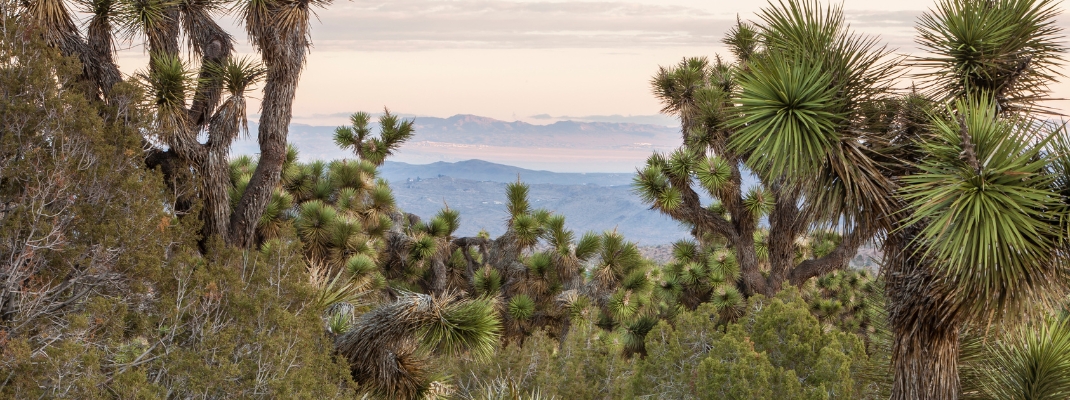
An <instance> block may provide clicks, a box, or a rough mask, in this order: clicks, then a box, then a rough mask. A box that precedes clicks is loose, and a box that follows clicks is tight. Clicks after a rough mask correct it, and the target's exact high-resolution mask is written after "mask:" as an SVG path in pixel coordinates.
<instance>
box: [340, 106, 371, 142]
mask: <svg viewBox="0 0 1070 400" xmlns="http://www.w3.org/2000/svg"><path fill="white" fill-rule="evenodd" d="M349 120H350V122H351V123H352V124H353V125H352V126H340V127H338V128H337V129H335V131H334V143H335V144H336V145H338V147H341V148H343V149H348V148H354V147H356V146H359V145H360V143H361V142H363V141H364V138H365V137H367V136H368V134H369V133H371V129H370V128H369V127H368V123H369V122H370V121H371V116H370V115H368V113H366V112H363V111H361V112H357V113H353V115H350V116H349Z"/></svg>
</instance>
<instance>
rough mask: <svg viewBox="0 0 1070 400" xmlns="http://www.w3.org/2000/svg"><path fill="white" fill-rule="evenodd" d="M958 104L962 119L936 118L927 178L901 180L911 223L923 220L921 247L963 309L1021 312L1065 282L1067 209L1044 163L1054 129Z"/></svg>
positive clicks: (982, 106)
mask: <svg viewBox="0 0 1070 400" xmlns="http://www.w3.org/2000/svg"><path fill="white" fill-rule="evenodd" d="M956 105H957V108H956V109H954V110H949V114H951V115H956V116H958V117H957V118H956V117H951V118H944V117H938V116H934V118H933V123H932V129H933V133H932V137H931V139H930V140H928V141H926V142H925V143H924V148H925V151H926V152H927V153H928V154H929V155H930V156H929V157H927V158H926V159H925V160H923V161H922V163H920V164H919V165H918V168H919V169H920V170H921V172H920V173H918V174H914V175H910V176H906V177H903V183H904V187H903V189H902V193H903V196H904V198H905V199H906V200H907V201H909V203H910V206H911V208H910V209H909V210H910V212H911V213H912V216H910V218H909V219H908V222H909V223H910V224H918V223H924V225H923V228H922V230H921V233H920V235H919V236H918V238H917V240H918V244H920V246H921V248H923V249H925V250H924V251H925V252H926V254H927V255H929V256H932V257H935V258H936V259H938V260H939V263H938V264H937V265H940V266H941V267H942V268H941V270H940V273H942V274H943V275H945V276H946V279H947V280H948V283H949V285H948V286H947V287H948V288H949V290H951V291H952V293H953V294H955V295H956V297H957V299H958V301H959V302H961V303H960V306H961V307H963V308H964V309H965V310H966V311H967V312H971V313H973V314H974V315H977V316H986V317H988V316H1000V315H1001V313H1004V312H1008V313H1010V314H1007V315H1015V314H1018V313H1017V311H1019V310H1018V309H1019V308H1021V307H1024V306H1025V305H1026V304H1027V303H1028V302H1029V301H1030V300H1035V299H1036V298H1038V297H1039V298H1044V297H1045V296H1046V294H1048V293H1058V292H1060V291H1059V290H1055V289H1056V288H1062V287H1065V285H1066V276H1065V275H1066V274H1065V271H1064V270H1063V269H1062V267H1061V266H1059V265H1058V263H1057V262H1056V260H1054V258H1053V257H1054V255H1053V251H1052V249H1055V248H1057V245H1058V244H1059V240H1060V239H1059V237H1060V226H1059V224H1060V221H1061V220H1063V219H1065V212H1066V210H1065V207H1064V205H1063V204H1062V199H1061V198H1060V196H1059V193H1057V192H1055V191H1054V190H1053V186H1052V182H1053V180H1054V177H1053V176H1051V175H1050V174H1048V173H1047V170H1046V166H1047V164H1048V162H1047V160H1045V159H1043V158H1041V157H1039V155H1040V154H1041V151H1042V149H1043V148H1044V146H1046V144H1047V143H1048V142H1049V140H1050V138H1051V137H1052V132H1050V131H1046V129H1045V128H1043V126H1042V125H1040V124H1038V123H1037V122H1036V121H1033V120H1004V119H999V118H998V117H997V112H996V110H995V107H994V106H993V105H991V104H990V103H988V102H987V101H980V102H976V103H967V102H962V101H960V102H958V103H957V104H956Z"/></svg>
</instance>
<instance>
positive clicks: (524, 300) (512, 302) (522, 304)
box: [507, 294, 535, 321]
mask: <svg viewBox="0 0 1070 400" xmlns="http://www.w3.org/2000/svg"><path fill="white" fill-rule="evenodd" d="M507 310H508V312H509V316H511V317H513V319H515V320H517V321H527V320H528V319H530V318H531V317H532V316H533V315H535V300H532V299H531V297H529V296H528V295H526V294H518V295H516V296H513V298H511V299H509V306H508V307H507Z"/></svg>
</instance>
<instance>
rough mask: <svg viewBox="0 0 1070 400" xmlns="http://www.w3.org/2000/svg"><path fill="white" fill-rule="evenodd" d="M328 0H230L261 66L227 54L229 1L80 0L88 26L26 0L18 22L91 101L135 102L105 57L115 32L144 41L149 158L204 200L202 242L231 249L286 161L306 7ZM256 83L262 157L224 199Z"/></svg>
mask: <svg viewBox="0 0 1070 400" xmlns="http://www.w3.org/2000/svg"><path fill="white" fill-rule="evenodd" d="M329 3H330V2H329V1H324V0H314V1H313V0H310V1H284V0H268V1H247V2H238V3H236V4H234V5H233V9H235V10H237V12H238V15H239V20H240V21H241V22H242V23H243V24H244V26H245V28H246V31H247V33H248V34H249V37H250V40H251V41H252V43H253V45H254V46H255V47H256V49H257V51H258V52H259V53H260V56H261V59H262V62H263V66H262V67H261V66H260V65H259V64H258V63H255V62H252V61H249V60H247V59H239V58H236V57H235V56H234V54H233V52H234V39H233V37H232V36H231V34H230V33H228V32H226V31H225V30H223V29H222V28H221V27H220V26H219V25H218V24H217V23H216V22H215V20H214V19H213V15H216V14H219V13H221V12H225V11H226V8H227V5H226V3H225V2H218V1H204V0H183V1H174V2H168V1H148V0H146V1H114V0H90V1H86V2H80V3H77V4H79V5H81V6H83V8H84V10H83V11H86V12H88V13H90V14H91V17H90V19H89V23H88V26H87V27H86V29H85V34H83V33H82V32H81V30H80V29H79V28H78V26H77V25H76V24H75V23H74V17H73V16H72V13H71V7H70V5H69V4H67V3H65V2H64V1H63V0H24V1H22V2H21V3H20V6H21V13H20V17H19V20H20V21H24V22H26V23H27V25H28V26H31V27H33V28H34V29H35V32H36V33H39V34H41V35H43V36H44V37H45V39H46V40H47V41H48V42H49V43H50V44H51V45H53V46H55V47H57V48H59V49H60V50H61V51H62V52H63V53H64V54H66V55H69V56H75V57H78V58H79V59H80V60H81V61H82V65H83V80H84V83H85V84H84V85H83V87H84V88H85V89H86V94H87V95H88V96H89V97H90V98H98V99H100V100H101V101H104V102H107V103H108V104H110V105H112V106H115V107H118V108H120V109H122V108H125V107H130V106H131V104H130V102H131V101H132V98H131V97H130V96H129V94H123V93H113V91H112V90H111V89H112V86H113V85H114V84H115V83H116V82H119V81H120V80H121V79H122V76H121V74H120V72H119V70H118V68H117V67H116V65H115V62H114V59H113V54H114V52H115V49H114V47H113V42H114V37H116V36H120V37H136V38H141V39H143V40H144V43H145V45H146V49H147V51H148V54H149V56H150V61H149V65H148V66H147V68H146V69H145V71H144V72H142V73H139V74H138V75H137V78H138V79H139V80H140V81H141V82H142V83H143V84H144V86H145V89H146V92H147V98H146V99H145V104H144V106H146V107H147V108H148V109H149V110H151V111H152V113H153V115H154V119H153V126H152V130H151V131H150V132H147V133H146V137H145V139H146V147H147V148H148V149H149V152H148V158H147V162H148V164H149V166H151V167H156V166H161V167H162V168H163V170H164V172H165V174H166V175H168V177H169V178H170V180H171V181H172V182H174V183H180V182H184V181H188V182H189V183H190V184H191V186H192V188H191V190H192V192H193V196H194V197H196V198H197V199H199V200H200V201H201V202H202V203H203V211H202V215H201V217H202V218H203V220H204V231H203V233H204V236H205V238H208V237H211V236H220V237H223V238H225V240H226V241H227V242H228V243H230V244H232V245H237V246H249V245H250V244H252V243H253V241H254V238H255V232H256V227H257V224H258V221H259V220H260V218H261V215H262V214H263V213H264V210H265V209H266V208H267V207H268V204H269V202H270V201H271V197H272V193H273V191H274V190H275V188H276V187H277V186H278V184H279V181H280V173H281V171H282V167H283V164H284V162H285V159H286V136H287V132H288V127H289V123H290V117H291V108H292V105H293V98H294V93H295V90H296V88H297V81H298V79H299V78H300V75H301V69H302V67H303V65H304V62H305V53H306V52H307V51H308V47H309V44H310V42H309V37H310V33H309V17H310V13H311V12H312V10H311V9H312V7H314V6H325V5H327V4H329ZM183 39H184V40H185V41H186V43H187V45H188V48H189V50H190V52H189V55H190V58H191V60H194V61H196V62H197V63H198V65H197V66H196V68H194V67H193V66H192V65H190V64H189V63H187V61H184V60H183V59H182V54H181V53H182V49H181V45H180V43H181V42H182V41H183ZM260 79H264V81H265V85H264V93H263V97H262V98H263V102H262V105H261V108H262V109H261V117H260V121H259V122H260V126H259V132H258V139H259V144H260V159H259V162H258V163H257V165H256V168H255V170H254V171H253V172H252V175H251V177H250V178H249V182H248V183H247V184H246V185H245V187H246V190H244V191H243V192H242V193H241V197H240V198H239V199H238V201H236V202H231V201H230V199H229V198H228V189H229V188H230V186H231V185H232V183H231V182H229V181H228V180H229V178H230V174H229V173H228V168H227V161H228V154H229V150H230V144H231V142H232V141H233V140H234V139H235V138H236V137H237V136H238V135H240V134H241V133H242V132H244V131H245V129H246V109H245V108H246V106H245V103H246V101H245V94H246V92H247V91H248V90H249V89H251V87H252V86H253V85H255V84H256V83H257V82H258V81H259V80H260ZM165 147H166V150H164V148H165ZM187 175H188V176H187ZM180 203H188V199H180ZM186 207H188V204H187V205H182V204H180V208H186ZM179 211H182V210H179Z"/></svg>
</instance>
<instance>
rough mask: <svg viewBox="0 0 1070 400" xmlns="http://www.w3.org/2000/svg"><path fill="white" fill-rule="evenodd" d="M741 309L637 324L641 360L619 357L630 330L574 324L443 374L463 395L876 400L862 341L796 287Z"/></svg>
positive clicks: (698, 312) (706, 308)
mask: <svg viewBox="0 0 1070 400" xmlns="http://www.w3.org/2000/svg"><path fill="white" fill-rule="evenodd" d="M745 308H747V309H751V310H755V311H754V312H753V313H752V314H751V315H749V316H747V317H746V318H743V319H741V320H740V321H739V322H736V323H730V324H727V325H721V324H718V323H717V322H716V320H717V313H716V311H714V310H713V309H712V307H710V306H708V305H703V306H701V307H699V308H698V309H697V310H695V311H687V312H683V313H680V314H679V315H678V316H677V318H676V319H675V321H674V322H673V323H672V324H670V323H668V322H660V323H658V322H657V321H656V320H646V321H641V322H639V323H637V324H636V325H635V328H638V329H637V330H646V331H648V332H642V336H644V337H645V338H646V340H645V341H646V356H645V357H642V358H638V357H635V358H628V357H624V356H622V355H621V354H622V353H621V350H625V349H626V348H627V346H629V342H630V340H631V339H629V338H628V336H629V335H630V333H629V331H628V330H625V331H622V332H620V333H615V332H605V331H602V330H601V329H599V328H597V327H596V326H594V325H593V324H592V322H591V321H585V322H579V321H577V322H576V324H575V326H574V328H573V332H572V333H571V334H570V335H569V336H568V337H566V338H565V340H564V341H562V342H560V343H557V342H556V341H554V340H553V339H551V338H549V337H548V336H546V335H545V334H543V333H536V334H534V335H532V336H531V337H530V338H529V339H528V340H527V341H525V342H524V344H523V345H522V346H520V345H515V344H513V345H509V346H506V347H505V348H503V349H502V350H501V352H500V353H499V354H498V355H497V356H495V357H494V358H492V359H491V360H490V361H484V362H464V363H456V364H454V365H452V366H451V367H450V369H449V371H448V372H449V373H450V375H451V376H453V377H455V379H456V381H455V382H456V383H455V385H456V387H457V390H458V395H460V396H462V397H464V396H472V395H474V394H475V393H478V392H480V391H481V390H482V388H483V386H485V385H486V381H487V380H499V381H508V382H511V383H512V384H513V385H514V386H515V387H516V390H517V391H519V392H523V393H533V392H536V391H537V392H538V393H540V394H541V395H542V396H544V397H556V398H582V399H600V398H643V397H652V398H673V399H683V398H702V399H705V398H709V399H722V398H738V399H759V398H785V399H812V398H830V399H867V398H874V399H875V398H879V397H877V396H876V395H875V393H872V392H871V391H870V389H869V386H868V382H866V381H864V378H863V377H862V370H863V369H864V368H865V367H866V365H867V364H868V356H867V355H866V352H865V350H864V346H863V342H862V340H860V339H859V338H858V337H857V336H855V335H854V334H850V333H843V332H840V331H837V330H831V331H826V330H825V329H823V327H822V325H821V323H819V322H818V320H817V319H815V318H814V317H813V316H811V315H810V313H809V312H808V311H807V305H806V304H805V303H804V302H803V301H802V299H801V297H800V296H799V294H798V293H797V292H795V291H792V290H788V291H785V292H784V293H782V294H781V295H779V296H778V297H777V298H774V299H766V298H763V297H761V296H756V297H754V298H752V299H750V301H749V302H748V303H747V306H746V307H745ZM561 377H569V378H568V379H561Z"/></svg>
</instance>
